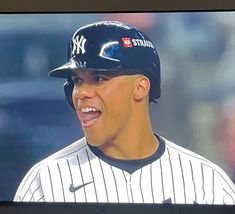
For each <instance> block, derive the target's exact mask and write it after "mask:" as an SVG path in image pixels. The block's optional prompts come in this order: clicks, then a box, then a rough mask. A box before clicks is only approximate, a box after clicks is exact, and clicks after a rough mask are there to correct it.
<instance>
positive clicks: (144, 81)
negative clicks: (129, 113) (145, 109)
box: [133, 75, 150, 101]
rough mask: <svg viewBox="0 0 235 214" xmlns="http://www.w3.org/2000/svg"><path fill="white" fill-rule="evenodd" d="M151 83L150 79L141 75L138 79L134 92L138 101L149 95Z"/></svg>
mask: <svg viewBox="0 0 235 214" xmlns="http://www.w3.org/2000/svg"><path fill="white" fill-rule="evenodd" d="M149 90H150V81H149V79H148V77H146V76H144V75H139V76H138V77H137V78H136V82H135V89H134V91H133V97H134V99H135V100H136V101H141V100H143V99H144V98H145V97H147V96H148V95H149Z"/></svg>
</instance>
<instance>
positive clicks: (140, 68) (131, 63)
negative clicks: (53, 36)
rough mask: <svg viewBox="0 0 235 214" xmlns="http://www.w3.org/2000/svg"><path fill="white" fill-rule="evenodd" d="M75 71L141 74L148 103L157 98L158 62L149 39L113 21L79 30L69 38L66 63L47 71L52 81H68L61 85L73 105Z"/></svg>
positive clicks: (137, 31) (158, 82)
mask: <svg viewBox="0 0 235 214" xmlns="http://www.w3.org/2000/svg"><path fill="white" fill-rule="evenodd" d="M76 69H80V70H81V69H82V70H84V71H85V70H90V71H91V70H93V71H102V72H104V73H105V72H114V71H115V72H116V73H117V72H120V75H123V74H124V75H125V74H128V75H129V74H143V75H145V76H147V77H148V78H149V80H150V93H149V100H150V101H152V102H155V100H156V99H157V98H159V97H160V94H161V88H160V82H161V75H160V60H159V56H158V53H157V50H156V48H155V47H154V45H153V43H152V42H151V41H150V39H149V38H148V37H147V36H146V35H145V34H144V33H143V32H141V31H140V30H138V29H137V28H136V27H134V26H132V25H129V24H124V23H121V22H115V21H102V22H96V23H93V24H90V25H86V26H84V27H81V28H79V29H78V30H77V31H76V32H75V33H74V34H73V36H72V37H71V39H70V42H69V46H68V52H67V63H66V64H64V65H62V66H60V67H58V68H56V69H54V70H52V71H50V72H49V75H50V76H51V77H61V78H67V82H66V83H65V85H64V90H65V96H66V99H67V101H68V103H69V104H70V105H71V106H72V107H73V108H74V106H73V102H72V91H73V87H74V85H73V82H72V79H71V76H72V75H73V74H74V72H75V70H76Z"/></svg>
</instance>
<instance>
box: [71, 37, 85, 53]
mask: <svg viewBox="0 0 235 214" xmlns="http://www.w3.org/2000/svg"><path fill="white" fill-rule="evenodd" d="M85 43H86V39H85V38H84V36H83V35H81V36H79V35H78V36H76V37H75V38H73V50H72V55H73V56H74V55H76V54H80V53H81V54H84V53H85V52H86V50H85Z"/></svg>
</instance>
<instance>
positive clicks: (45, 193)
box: [14, 137, 235, 204]
mask: <svg viewBox="0 0 235 214" xmlns="http://www.w3.org/2000/svg"><path fill="white" fill-rule="evenodd" d="M160 138H161V143H163V144H164V151H163V152H162V153H161V155H160V156H159V157H157V158H155V159H153V160H151V162H147V163H146V164H145V165H141V166H140V167H138V168H136V169H135V170H134V171H131V172H129V171H128V170H125V169H123V168H122V167H119V166H118V164H117V165H115V164H112V162H113V161H115V160H114V159H112V161H108V160H107V159H108V158H107V157H106V158H102V157H100V156H99V155H97V154H96V153H95V152H94V151H93V150H92V149H91V147H90V146H89V144H87V142H86V139H85V138H82V139H80V140H78V141H76V142H75V143H73V144H71V145H70V146H68V147H66V148H64V149H62V150H60V151H59V152H57V153H55V154H53V155H51V156H49V157H48V158H46V159H44V160H42V161H41V162H39V163H38V164H36V165H35V166H34V167H32V168H31V170H30V171H29V172H28V173H27V174H26V176H25V177H24V179H23V180H22V182H21V184H20V186H19V187H18V190H17V192H16V195H15V198H14V201H26V202H31V201H32V202H97V203H105V202H107V203H109V202H110V203H174V204H193V203H198V204H235V186H234V184H233V183H232V181H231V180H230V179H229V177H228V176H227V175H226V173H225V172H224V171H223V170H222V169H221V168H220V167H218V166H217V165H215V164H214V163H212V162H210V161H209V160H207V159H205V158H203V157H201V156H199V155H198V154H196V153H194V152H192V151H189V150H187V149H185V148H183V147H181V146H178V145H176V144H174V143H173V142H170V141H168V140H166V139H164V138H162V137H160ZM117 162H118V160H117Z"/></svg>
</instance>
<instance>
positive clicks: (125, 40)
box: [122, 38, 133, 48]
mask: <svg viewBox="0 0 235 214" xmlns="http://www.w3.org/2000/svg"><path fill="white" fill-rule="evenodd" d="M122 42H123V46H124V47H125V48H131V47H133V45H132V42H131V39H130V38H122Z"/></svg>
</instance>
